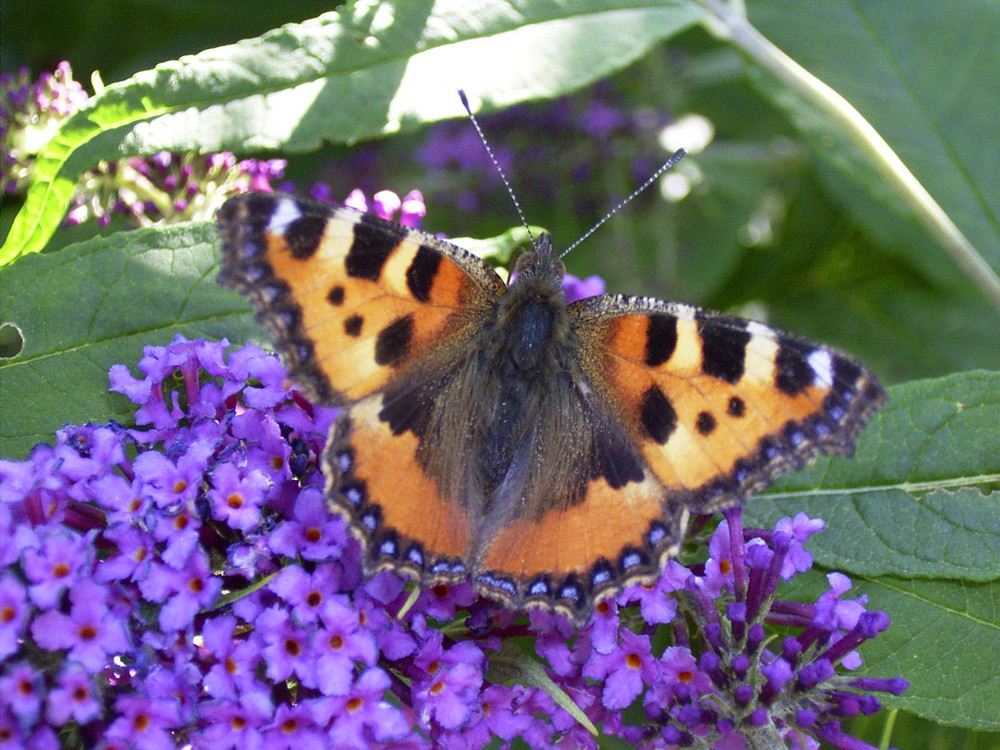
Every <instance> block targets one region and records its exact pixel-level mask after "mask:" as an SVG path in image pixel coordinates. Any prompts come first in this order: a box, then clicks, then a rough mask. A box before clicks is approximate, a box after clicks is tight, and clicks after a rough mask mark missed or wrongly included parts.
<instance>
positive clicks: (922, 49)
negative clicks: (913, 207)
mask: <svg viewBox="0 0 1000 750" xmlns="http://www.w3.org/2000/svg"><path fill="white" fill-rule="evenodd" d="M748 6H749V7H748V10H749V12H750V20H751V21H752V22H753V23H754V25H755V26H756V27H757V28H758V29H759V30H760V31H761V32H762V33H764V34H765V35H766V36H767V37H769V38H770V39H771V41H773V42H774V43H775V44H776V45H777V46H778V47H780V48H781V49H782V50H783V51H784V52H786V53H787V54H789V55H790V56H791V57H793V58H794V59H795V60H796V61H797V62H798V63H799V64H801V65H803V66H804V67H805V68H807V69H808V70H810V71H811V72H813V73H814V74H815V75H817V76H818V77H819V78H821V79H822V80H823V81H824V82H825V83H826V84H828V85H829V86H831V87H833V88H834V89H836V90H837V92H839V93H840V94H841V95H843V96H844V97H845V98H847V99H848V100H849V101H850V102H851V104H852V105H853V106H854V107H855V108H857V109H858V111H860V113H861V114H862V115H863V116H864V117H865V119H867V120H868V121H869V122H870V123H871V124H872V125H873V126H874V127H875V129H876V130H878V132H879V133H880V134H881V135H882V136H883V137H884V138H885V139H886V140H887V141H888V142H889V144H890V145H891V146H892V148H893V150H894V151H895V152H896V153H897V154H898V155H899V157H900V158H901V159H902V160H903V161H904V162H905V163H906V164H907V166H908V167H909V168H910V170H911V171H912V172H913V174H914V175H915V176H916V178H917V179H918V180H920V182H921V183H922V184H923V185H924V186H925V187H926V188H927V190H928V191H929V192H930V193H931V195H932V196H934V198H935V199H936V200H937V202H938V203H939V204H940V206H941V207H942V208H943V209H944V211H945V212H946V213H947V214H948V215H949V216H950V217H951V219H952V220H953V221H954V222H955V223H956V224H957V225H958V226H959V227H960V228H961V229H962V231H963V233H964V234H965V235H966V236H967V237H968V239H969V241H970V242H971V243H972V245H973V246H974V247H975V248H976V249H977V250H978V252H979V253H980V254H981V255H982V256H983V257H984V258H985V259H986V261H987V262H988V264H989V266H990V267H992V269H993V270H994V271H1000V220H998V218H1000V190H998V189H997V187H998V185H997V179H998V178H997V175H998V173H1000V170H998V168H997V161H996V158H995V157H994V156H993V153H992V151H990V150H989V149H987V148H986V146H985V144H988V143H991V142H994V141H995V139H996V132H997V122H996V120H997V118H996V112H995V109H994V110H993V111H991V108H990V107H985V106H981V103H982V102H988V101H993V100H994V99H995V98H996V97H995V82H996V80H997V76H998V75H1000V48H998V46H997V44H996V34H997V30H998V29H1000V5H998V4H997V3H995V2H992V0H970V1H969V2H964V3H958V4H954V3H952V4H942V3H939V2H935V0H913V2H908V3H907V4H906V8H905V12H904V11H902V9H901V8H900V6H898V5H896V4H893V3H860V4H859V3H855V2H850V1H849V0H830V1H829V2H824V3H821V4H812V3H810V4H804V3H800V2H795V0H757V2H753V3H750V4H748ZM771 94H772V96H773V97H774V99H775V101H776V103H778V104H779V106H783V107H785V108H786V109H787V111H789V112H790V113H791V114H792V116H793V118H794V119H796V120H798V121H801V122H803V123H806V122H808V123H809V124H808V125H807V126H806V127H805V128H804V129H803V134H804V135H806V137H807V138H808V139H809V140H810V142H811V143H812V144H813V145H814V149H815V151H816V153H817V154H818V155H819V156H821V157H822V158H825V159H827V160H828V161H829V162H831V163H832V164H834V167H835V169H836V170H837V171H839V172H841V173H842V174H843V173H846V174H849V175H850V176H851V177H852V182H853V184H852V185H850V186H848V185H847V184H841V185H840V187H839V189H838V194H839V196H840V197H841V198H842V199H843V200H844V202H845V205H848V206H850V207H852V208H853V209H855V210H854V215H855V216H856V217H857V218H858V219H859V221H860V222H862V223H864V224H867V225H868V226H869V227H870V228H871V229H872V231H874V232H876V233H877V235H878V236H882V237H886V238H892V237H893V236H894V234H893V232H896V233H895V237H896V240H897V244H896V247H897V249H898V251H899V252H908V253H909V254H910V255H911V257H913V258H915V259H916V260H917V261H918V262H922V263H924V264H928V263H930V264H933V263H935V258H938V259H940V254H938V253H934V252H933V251H932V252H931V253H930V255H927V254H926V251H927V250H928V245H927V242H926V240H924V241H923V242H921V243H920V244H919V245H918V246H916V247H914V246H912V245H909V244H908V243H906V242H905V241H900V240H901V239H902V238H900V237H899V236H898V231H897V230H898V228H899V226H898V222H893V221H892V219H891V218H889V217H887V216H886V214H885V212H884V211H875V212H873V211H872V210H871V209H872V207H873V206H874V205H875V204H877V203H883V204H885V205H886V206H888V207H889V208H890V209H891V210H893V211H895V212H897V213H903V214H909V213H910V212H909V211H908V210H907V209H904V208H902V207H901V205H900V204H899V202H898V196H896V195H895V194H893V193H892V192H891V191H886V189H885V186H884V183H883V180H882V179H880V178H879V177H876V176H875V175H874V174H873V172H872V169H871V167H870V165H869V164H868V163H867V160H866V159H864V158H860V157H861V154H860V153H859V152H858V151H857V150H856V149H842V148H839V147H834V148H831V140H830V134H829V133H828V132H824V131H826V130H827V128H826V127H824V126H823V123H822V120H823V118H815V117H812V116H810V115H809V114H808V113H807V112H806V111H805V110H804V109H803V108H802V102H801V101H799V100H796V99H794V98H792V97H787V96H784V97H783V96H781V95H780V94H779V93H778V92H777V91H775V90H773V89H772V90H771ZM859 187H860V188H861V189H860V190H859V189H858V188H859ZM937 265H938V270H939V271H941V270H942V269H941V266H940V262H938V263H937Z"/></svg>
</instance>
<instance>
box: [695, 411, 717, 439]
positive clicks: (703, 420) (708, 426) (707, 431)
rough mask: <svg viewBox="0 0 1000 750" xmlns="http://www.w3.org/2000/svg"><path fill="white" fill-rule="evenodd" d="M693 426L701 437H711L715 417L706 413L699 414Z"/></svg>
mask: <svg viewBox="0 0 1000 750" xmlns="http://www.w3.org/2000/svg"><path fill="white" fill-rule="evenodd" d="M694 426H695V429H697V430H698V432H699V433H701V434H702V435H711V434H712V433H713V432H714V431H715V426H716V422H715V417H713V416H712V415H711V414H710V413H709V412H707V411H703V412H700V413H699V414H698V418H697V419H696V420H695V423H694Z"/></svg>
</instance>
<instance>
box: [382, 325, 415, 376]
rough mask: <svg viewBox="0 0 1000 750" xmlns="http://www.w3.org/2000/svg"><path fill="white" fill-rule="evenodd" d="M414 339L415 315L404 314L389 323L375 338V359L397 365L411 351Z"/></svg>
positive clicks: (385, 363)
mask: <svg viewBox="0 0 1000 750" xmlns="http://www.w3.org/2000/svg"><path fill="white" fill-rule="evenodd" d="M412 340H413V315H404V316H403V317H402V318H397V319H396V320H394V321H393V322H392V323H390V324H389V325H387V326H386V327H385V328H383V329H382V330H381V331H379V333H378V336H377V337H376V339H375V361H376V362H377V363H378V364H379V365H382V366H385V365H388V366H389V367H395V366H396V365H398V364H399V363H400V362H401V361H402V360H403V358H405V357H406V355H407V354H408V353H409V351H410V343H411V342H412Z"/></svg>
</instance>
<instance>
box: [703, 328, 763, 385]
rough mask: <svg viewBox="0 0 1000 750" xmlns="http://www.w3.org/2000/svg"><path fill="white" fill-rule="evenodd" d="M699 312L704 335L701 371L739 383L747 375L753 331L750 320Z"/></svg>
mask: <svg viewBox="0 0 1000 750" xmlns="http://www.w3.org/2000/svg"><path fill="white" fill-rule="evenodd" d="M703 315H704V314H703V313H699V315H698V317H697V320H698V333H699V335H700V336H701V370H702V372H704V373H705V374H706V375H711V376H712V377H716V378H719V379H720V380H725V381H726V382H727V383H735V382H737V381H738V380H739V379H740V378H742V377H743V371H744V368H745V364H746V349H747V343H748V342H749V341H750V332H749V331H748V330H747V329H746V325H747V324H746V321H744V320H736V319H728V320H727V321H726V323H725V324H724V325H723V324H720V321H719V320H718V319H716V318H712V317H704V316H703Z"/></svg>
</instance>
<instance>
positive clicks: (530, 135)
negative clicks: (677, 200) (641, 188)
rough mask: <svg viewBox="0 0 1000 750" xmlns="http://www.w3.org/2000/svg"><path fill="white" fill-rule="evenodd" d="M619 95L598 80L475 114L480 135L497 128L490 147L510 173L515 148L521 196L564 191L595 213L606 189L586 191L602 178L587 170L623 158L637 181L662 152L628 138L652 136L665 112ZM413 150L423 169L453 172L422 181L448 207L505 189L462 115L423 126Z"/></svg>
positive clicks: (484, 201) (464, 207)
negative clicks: (579, 90)
mask: <svg viewBox="0 0 1000 750" xmlns="http://www.w3.org/2000/svg"><path fill="white" fill-rule="evenodd" d="M625 98H626V97H625V96H624V95H622V93H621V92H619V91H618V90H616V88H615V86H614V84H613V83H612V82H610V81H603V82H601V83H599V84H597V85H595V86H593V87H591V88H590V89H588V90H587V91H586V92H585V93H584V94H577V95H574V96H568V97H562V98H559V99H554V100H551V101H547V102H537V103H532V104H524V105H516V106H513V107H509V108H507V109H504V110H502V111H500V112H495V113H491V114H486V115H483V116H482V118H481V120H482V124H483V127H484V129H485V130H486V132H487V134H489V133H503V134H504V138H503V142H502V143H494V144H492V148H493V149H494V155H495V156H496V159H497V162H498V163H499V164H500V166H501V168H502V169H503V171H504V172H505V173H506V174H508V175H511V174H513V173H514V170H515V159H514V158H513V154H515V153H516V154H517V159H516V171H517V178H516V185H517V193H518V196H519V197H520V198H521V200H522V201H523V202H525V203H531V202H533V201H535V200H540V201H543V202H547V203H551V197H552V196H553V195H559V196H560V200H561V202H563V203H566V202H567V201H568V200H569V196H568V194H571V195H572V200H573V201H574V203H576V204H577V205H576V209H577V210H578V211H580V212H583V213H584V214H586V213H588V212H596V211H597V210H598V208H600V207H603V206H604V201H605V200H606V199H607V195H606V192H602V193H600V194H597V195H588V194H586V190H587V186H588V185H590V184H596V185H600V186H601V187H600V189H601V190H602V191H605V190H606V187H605V185H606V182H604V181H594V180H592V179H589V177H590V175H592V174H596V173H605V174H606V173H608V172H609V171H614V169H617V168H619V167H620V165H623V164H627V165H629V171H630V174H629V175H628V176H627V180H628V182H633V183H636V182H641V181H642V180H644V179H645V178H647V177H648V176H649V175H650V174H651V173H652V172H653V170H655V168H656V167H657V166H659V164H660V162H661V161H662V159H663V154H662V153H660V152H658V151H655V150H645V149H644V148H643V147H641V146H640V147H636V146H634V145H633V144H636V143H639V144H643V143H645V144H650V143H656V140H657V135H658V131H659V130H660V129H662V128H663V127H664V126H665V125H666V124H667V123H668V121H669V118H668V117H666V116H665V115H663V114H662V113H659V112H656V111H653V110H650V109H649V108H645V107H636V108H628V107H627V106H623V105H622V103H621V102H622V101H623V100H624V99H625ZM539 134H541V136H540V135H539ZM522 141H524V142H522ZM577 144H578V145H577ZM637 148H638V150H637ZM416 156H417V159H418V160H419V161H421V162H422V163H423V164H424V165H425V166H426V167H427V169H428V170H429V171H430V172H433V173H442V172H449V173H451V174H453V175H455V177H454V178H452V179H450V180H447V179H446V180H442V179H441V178H440V177H438V179H436V180H429V182H435V183H437V184H439V185H442V189H440V190H438V191H436V192H435V193H434V195H432V196H431V200H432V202H433V203H434V205H436V206H437V205H446V206H454V207H455V208H456V209H457V210H458V211H459V212H462V213H467V212H475V211H481V210H482V209H483V207H484V206H489V205H491V204H492V203H493V202H494V201H495V200H497V199H498V196H501V195H503V194H504V193H505V192H506V190H505V188H504V186H503V183H502V181H501V179H500V176H499V174H498V173H497V170H496V167H495V166H494V165H493V162H492V161H491V160H490V158H489V155H488V154H487V152H486V150H485V149H484V148H483V144H482V143H481V142H480V141H479V137H478V135H477V134H476V132H475V130H474V129H473V128H471V127H469V124H468V123H467V122H465V121H463V120H451V121H443V122H440V123H437V124H436V125H434V126H433V127H431V128H429V129H428V131H427V138H426V140H425V142H424V144H423V146H422V147H421V148H420V149H419V150H418V151H417V154H416ZM626 184H627V182H626ZM500 199H501V200H504V201H506V198H500Z"/></svg>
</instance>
